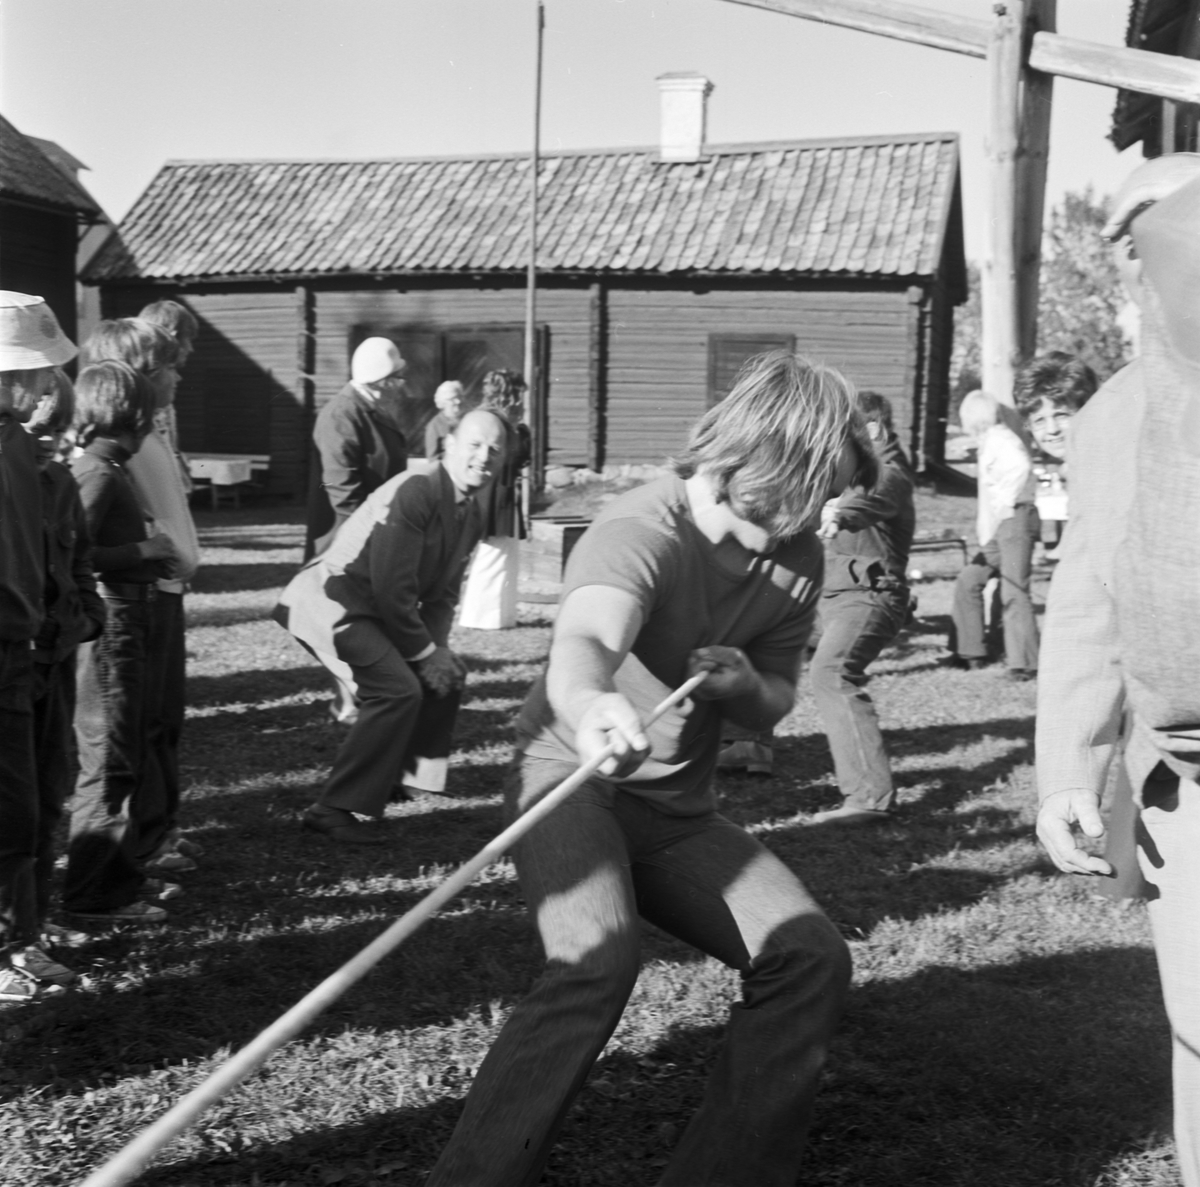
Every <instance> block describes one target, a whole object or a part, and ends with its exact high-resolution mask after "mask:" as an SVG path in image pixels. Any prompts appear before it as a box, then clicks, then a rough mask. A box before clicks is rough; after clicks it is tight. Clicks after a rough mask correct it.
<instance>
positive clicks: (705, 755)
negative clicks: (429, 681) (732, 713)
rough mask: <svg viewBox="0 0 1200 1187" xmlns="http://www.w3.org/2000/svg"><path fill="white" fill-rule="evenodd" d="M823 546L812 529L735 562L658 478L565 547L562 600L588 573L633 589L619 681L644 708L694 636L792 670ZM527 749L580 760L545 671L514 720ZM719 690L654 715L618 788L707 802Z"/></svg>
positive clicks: (766, 668) (670, 482)
mask: <svg viewBox="0 0 1200 1187" xmlns="http://www.w3.org/2000/svg"><path fill="white" fill-rule="evenodd" d="M823 564H824V557H823V551H822V548H821V545H820V543H819V542H818V540H817V538H816V536H815V535H814V534H813V533H812V532H802V533H800V534H799V535H797V536H795V537H793V538H792V539H790V540H786V541H784V542H783V543H781V544H780V545H779V546H778V547H777V548H776V549H775V550H774V551H773V552H772V553H770V554H768V555H764V556H758V557H754V558H753V559H752V560H751V562H750V564H749V566H748V567H747V568H743V569H742V570H741V571H740V572H733V571H731V570H730V569H729V568H727V567H726V566H725V565H724V564H723V563H722V562H721V561H720V560H719V559H718V557H717V551H716V548H715V546H714V545H713V544H712V543H711V541H709V540H708V538H707V537H705V536H704V535H703V533H702V532H701V531H700V530H699V528H697V526H696V523H695V521H694V520H693V518H692V513H691V509H690V507H689V505H688V500H687V492H686V488H685V485H684V482H683V480H682V479H680V478H678V477H669V478H662V479H659V480H658V481H656V482H652V483H649V484H648V485H647V486H643V487H639V488H638V489H637V490H633V491H630V492H629V493H627V494H625V495H622V496H620V497H619V498H618V499H615V500H614V501H613V502H612V503H611V504H610V505H609V506H608V507H606V508H605V510H604V511H603V512H602V513H601V514H600V515H599V516H598V517H597V519H596V521H595V522H594V523H593V524H592V526H591V527H590V528H588V530H587V531H586V532H585V533H584V534H583V536H582V537H581V538H580V540H579V543H578V544H576V546H575V548H574V550H573V551H572V553H571V558H570V560H569V562H568V564H567V572H566V577H565V580H564V585H563V600H564V601H565V600H566V598H567V597H568V596H569V595H570V594H571V592H572V591H573V590H576V589H580V588H582V587H583V586H587V585H600V586H611V587H612V588H614V589H619V590H623V591H624V592H626V593H629V594H632V595H633V596H634V597H635V598H636V599H637V600H638V602H639V604H640V605H641V607H642V617H643V625H642V628H641V630H640V631H639V632H638V635H637V638H636V639H634V642H633V646H632V648H631V649H630V652H629V655H628V656H626V658H625V660H624V661H623V662H622V664H621V666H620V667H619V668H618V669H617V672H616V676H615V683H616V687H617V689H618V691H620V692H621V693H622V694H623V695H624V696H625V697H627V698H628V700H629V701H630V702H631V703H632V704H633V705H634V707H635V708H636V709H637V710H638V712H639V713H641V714H643V715H646V714H648V713H649V712H650V710H651V709H653V708H654V706H655V705H657V704H659V702H661V701H662V700H664V699H665V698H666V697H667V695H668V694H669V693H670V692H671V691H672V690H673V689H675V688H678V687H679V685H680V684H682V683H683V682H684V681H685V680H686V679H687V666H688V657H689V656H690V655H691V653H692V652H693V651H694V650H695V649H696V648H698V647H709V646H714V645H720V646H728V647H739V648H741V649H742V650H743V651H744V652H745V653H746V655H747V656H748V658H749V660H750V662H751V664H753V666H754V667H755V668H756V669H758V671H760V672H764V673H775V674H778V675H781V676H784V677H786V678H787V679H789V680H795V679H796V676H797V673H798V671H799V665H800V659H801V653H802V650H803V648H804V645H805V643H806V642H807V641H808V636H809V632H810V630H811V629H812V622H813V616H814V614H815V610H816V604H817V599H818V598H819V596H820V592H821V579H822V571H823ZM517 734H518V739H519V748H520V750H521V751H522V752H523V753H524V754H526V755H529V756H530V757H534V758H551V759H565V760H567V761H570V762H575V761H578V756H577V754H576V751H575V737H574V731H573V730H572V729H571V727H570V726H569V725H567V724H566V723H565V722H563V721H560V720H558V719H556V717H555V714H554V711H553V709H552V708H551V706H550V703H549V701H548V699H547V696H546V680H545V675H544V674H543V675H542V676H541V677H540V678H539V679H538V680H537V682H536V683H535V684H534V686H533V688H532V689H531V690H530V693H529V696H528V698H527V699H526V701H525V706H524V708H523V709H522V711H521V716H520V719H519V720H518V722H517ZM720 734H721V710H720V707H719V703H718V702H715V701H693V700H690V699H689V700H688V701H685V702H684V704H683V705H682V706H680V707H678V708H675V709H672V710H670V711H669V712H668V713H666V714H665V715H664V716H663V717H662V718H661V719H660V720H659V721H658V722H657V723H655V724H654V725H653V726H651V727H650V729H649V731H648V736H649V738H650V743H651V749H650V755H649V757H648V758H647V759H646V761H645V762H644V763H643V764H642V766H641V767H639V768H638V770H637V771H635V772H634V773H633V775H631V776H629V777H628V778H625V779H622V780H620V781H619V782H620V783H621V785H622V787H623V789H624V790H625V791H628V792H632V793H634V794H637V795H642V796H645V797H646V798H648V799H651V800H653V801H655V803H656V806H657V807H659V808H660V809H661V810H662V811H664V812H667V813H669V814H671V815H677V816H692V815H698V814H699V813H702V812H707V811H711V810H712V809H713V808H714V806H715V803H714V798H713V793H712V777H713V772H714V770H715V768H716V758H717V750H718V748H719V745H720Z"/></svg>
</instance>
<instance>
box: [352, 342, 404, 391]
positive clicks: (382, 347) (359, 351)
mask: <svg viewBox="0 0 1200 1187" xmlns="http://www.w3.org/2000/svg"><path fill="white" fill-rule="evenodd" d="M403 369H404V359H403V358H401V357H400V351H399V350H398V349H397V348H396V344H395V343H394V342H393V341H392V340H391V339H390V338H364V339H363V340H362V341H361V342H360V343H359V344H358V346H357V347H356V348H355V351H354V357H353V358H352V359H351V360H350V378H351V379H353V380H354V382H355V383H378V382H379V380H381V379H386V378H387V377H388V376H389V375H394V374H395V373H396V372H397V371H402V370H403Z"/></svg>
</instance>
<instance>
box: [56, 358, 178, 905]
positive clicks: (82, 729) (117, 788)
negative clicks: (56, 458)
mask: <svg viewBox="0 0 1200 1187" xmlns="http://www.w3.org/2000/svg"><path fill="white" fill-rule="evenodd" d="M75 391H76V409H75V416H76V424H77V426H78V427H79V441H80V444H82V445H83V447H84V448H83V454H82V456H80V457H78V458H76V459H75V460H74V461H73V462H72V463H71V472H72V473H73V474H74V476H75V481H76V482H77V483H78V485H79V498H80V502H81V503H82V505H83V514H84V520H85V522H86V526H87V531H88V535H89V536H90V537H91V540H92V567H93V569H94V570H95V573H96V577H97V592H98V593H99V594H100V596H101V597H102V598H103V599H104V603H105V608H106V610H107V620H106V622H105V626H104V630H103V631H102V632H101V634H100V637H99V638H98V639H96V640H95V641H94V642H91V643H84V644H82V645H81V646H80V648H79V658H78V663H77V669H76V676H77V680H78V693H77V702H76V710H75V736H76V740H77V742H78V745H79V779H78V782H77V783H76V787H75V798H74V801H73V802H72V807H71V833H70V840H69V842H68V847H67V875H66V882H65V885H64V888H63V905H64V906H65V907H66V909H67V910H68V911H70V912H71V913H72V914H75V915H79V916H82V917H84V918H88V919H107V920H114V921H120V922H131V923H159V922H162V921H163V920H165V919H166V912H165V911H164V910H163V909H162V908H161V907H157V906H154V905H153V904H151V903H146V902H141V901H139V899H140V896H141V894H142V892H143V890H144V889H145V887H144V885H143V884H144V883H145V881H146V879H145V877H144V875H143V874H142V873H141V871H140V870H139V869H138V866H137V863H136V861H135V860H134V852H135V851H136V841H137V838H136V837H134V836H133V835H132V832H133V828H132V823H131V814H130V804H131V801H132V799H133V797H134V795H135V794H136V792H137V788H138V783H139V781H140V778H141V769H142V763H143V757H144V745H145V736H144V730H143V720H144V690H145V680H146V658H147V657H146V644H147V638H148V632H149V627H150V603H151V601H152V599H153V598H154V596H155V593H156V585H155V582H156V581H157V580H158V578H160V577H164V576H168V575H169V573H170V562H171V560H172V558H173V557H174V555H175V550H174V546H173V545H172V544H171V541H170V540H169V539H168V537H166V536H165V535H162V534H154V535H151V534H149V533H148V532H147V530H146V526H147V525H146V519H145V516H144V515H143V512H142V508H141V505H140V504H139V502H138V499H137V496H136V494H135V493H134V489H133V486H132V484H131V483H130V481H129V478H128V477H127V475H126V473H125V469H124V467H125V463H126V462H128V460H129V458H130V457H131V456H132V455H133V454H134V453H135V452H136V451H137V448H138V446H139V445H140V444H141V441H142V439H143V438H144V437H145V436H146V434H147V433H148V432H149V431H150V429H151V426H152V423H153V416H154V406H155V397H154V392H153V390H152V389H151V387H150V385H149V383H148V382H147V381H146V379H145V378H144V377H143V376H141V375H139V374H138V373H137V372H136V371H134V370H133V368H131V367H128V366H126V365H125V364H124V363H116V362H104V363H97V364H95V365H94V366H91V367H86V368H84V370H83V371H82V372H81V374H80V376H79V379H78V381H77V382H76V387H75Z"/></svg>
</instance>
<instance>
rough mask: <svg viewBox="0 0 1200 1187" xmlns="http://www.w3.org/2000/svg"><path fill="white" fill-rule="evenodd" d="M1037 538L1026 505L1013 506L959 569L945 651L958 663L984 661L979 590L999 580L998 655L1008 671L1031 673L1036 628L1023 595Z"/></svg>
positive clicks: (1032, 514)
mask: <svg viewBox="0 0 1200 1187" xmlns="http://www.w3.org/2000/svg"><path fill="white" fill-rule="evenodd" d="M1040 534H1041V521H1040V520H1039V519H1038V513H1037V509H1036V508H1035V507H1033V505H1032V504H1029V503H1022V504H1020V505H1018V506H1017V508H1016V509H1015V510H1014V511H1013V514H1012V515H1011V516H1009V518H1008V519H1005V520H1001V522H1000V526H999V527H998V528H997V529H996V535H995V537H994V538H993V539H991V540H989V541H988V542H987V544H985V545H984V546H983V548H982V550H981V551H980V552H978V553H976V554H975V556H974V557H972V559H971V562H970V563H969V564H968V565H966V566H964V568H963V570H962V572H961V573H959V575H958V580H957V581H956V582H955V583H954V607H953V610H952V611H951V614H952V618H953V632H952V634H951V638H950V650H951V651H953V652H955V653H956V654H957V655H960V656H962V658H963V659H986V658H987V654H988V649H987V642H986V640H985V638H984V629H983V589H984V586H985V585H987V583H988V582H989V581H990V580H991V579H992V578H993V577H999V578H1000V605H1001V607H1002V608H1003V612H1004V654H1005V657H1006V659H1007V662H1008V666H1009V667H1010V668H1020V669H1024V670H1025V671H1027V672H1035V671H1037V666H1038V628H1037V619H1036V618H1035V617H1034V613H1033V599H1032V598H1031V597H1030V594H1029V578H1030V573H1031V571H1032V568H1033V546H1034V543H1035V542H1036V541H1037V539H1038V537H1039V535H1040Z"/></svg>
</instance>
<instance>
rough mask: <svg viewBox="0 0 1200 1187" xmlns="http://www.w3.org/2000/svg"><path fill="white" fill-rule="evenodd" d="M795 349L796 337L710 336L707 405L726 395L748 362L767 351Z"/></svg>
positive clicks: (787, 335) (719, 400)
mask: <svg viewBox="0 0 1200 1187" xmlns="http://www.w3.org/2000/svg"><path fill="white" fill-rule="evenodd" d="M795 349H796V336H795V334H767V333H764V334H709V336H708V406H709V407H710V408H711V407H712V406H713V405H714V404H719V403H720V402H721V401H722V400H723V399H725V397H726V396H727V395H729V391H730V389H731V388H732V387H733V385H734V381H735V380H736V379H737V377H738V372H739V371H740V370H741V369H742V366H743V365H744V364H745V362H746V360H747V359H749V358H752V357H753V356H754V355H756V354H763V353H764V352H766V351H768V350H795Z"/></svg>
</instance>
